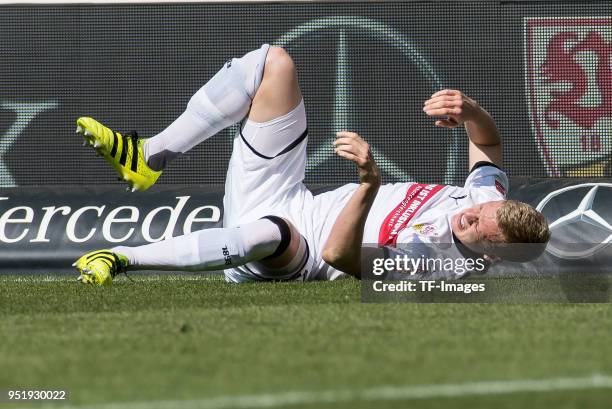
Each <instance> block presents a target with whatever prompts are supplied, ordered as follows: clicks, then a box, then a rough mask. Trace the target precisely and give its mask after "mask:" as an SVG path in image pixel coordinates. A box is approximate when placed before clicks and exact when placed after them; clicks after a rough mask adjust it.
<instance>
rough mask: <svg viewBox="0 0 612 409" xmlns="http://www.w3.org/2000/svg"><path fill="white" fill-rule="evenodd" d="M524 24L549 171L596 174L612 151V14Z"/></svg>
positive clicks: (532, 101) (531, 89) (533, 103)
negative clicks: (611, 15) (609, 15)
mask: <svg viewBox="0 0 612 409" xmlns="http://www.w3.org/2000/svg"><path fill="white" fill-rule="evenodd" d="M524 23H525V79H526V83H527V84H526V87H527V97H528V101H529V111H530V119H531V125H532V128H533V131H534V133H535V137H536V141H537V145H538V148H539V150H540V154H541V156H542V159H543V160H544V162H545V164H546V167H547V170H548V173H549V175H551V176H562V175H572V174H573V175H583V176H588V175H593V176H595V175H597V174H598V173H601V171H602V169H603V168H604V167H607V168H609V166H610V164H609V161H610V155H611V152H612V68H611V67H612V19H611V18H610V17H558V18H557V17H553V18H525V21H524ZM598 169H599V170H598ZM581 170H582V171H583V172H582V173H581V172H580V171H581ZM600 176H603V175H600Z"/></svg>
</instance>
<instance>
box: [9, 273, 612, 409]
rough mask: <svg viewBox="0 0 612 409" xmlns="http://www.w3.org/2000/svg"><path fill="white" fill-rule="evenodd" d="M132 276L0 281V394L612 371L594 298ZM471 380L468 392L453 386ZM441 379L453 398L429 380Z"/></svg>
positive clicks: (384, 402) (335, 387) (169, 392)
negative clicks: (496, 299)
mask: <svg viewBox="0 0 612 409" xmlns="http://www.w3.org/2000/svg"><path fill="white" fill-rule="evenodd" d="M134 280H135V282H130V281H128V280H126V279H125V278H120V279H118V280H117V281H116V283H115V285H113V286H112V287H108V288H94V287H89V286H84V285H81V284H78V283H76V282H74V281H72V279H70V280H69V279H63V278H60V279H50V280H43V279H41V277H25V278H24V277H21V278H19V277H11V276H5V277H0V389H5V390H6V389H13V388H15V389H67V390H69V393H70V395H69V400H68V401H66V402H63V403H60V404H59V405H60V406H66V407H73V406H74V407H77V408H82V407H90V405H94V407H99V408H108V409H111V408H124V407H125V408H130V409H133V408H155V407H160V408H161V407H163V408H177V409H181V408H182V407H185V408H196V407H197V408H200V407H201V408H213V407H214V408H231V407H241V408H251V407H291V408H351V409H353V408H377V409H379V408H405V407H419V408H441V407H452V408H470V409H475V408H491V407H496V408H513V409H514V408H517V407H518V408H521V407H530V408H535V407H538V408H540V407H541V408H549V407H554V408H609V407H610V402H612V388H611V387H610V386H612V385H608V386H606V387H597V388H585V389H581V388H579V387H572V381H568V382H565V386H563V387H558V388H556V389H557V390H551V389H550V388H549V389H544V390H538V388H531V389H530V387H528V386H527V387H523V388H522V389H521V388H518V389H515V390H512V387H510V388H509V389H504V388H502V390H501V391H500V390H497V392H495V388H494V387H493V386H492V384H490V383H487V382H490V381H500V382H501V385H504V384H505V383H504V382H508V384H509V385H513V384H512V382H516V381H518V382H523V383H525V382H526V383H527V385H529V382H531V381H529V380H536V381H535V382H537V380H546V379H557V378H582V377H590V376H592V375H593V374H601V375H604V376H609V375H611V374H612V307H611V306H610V305H608V304H582V305H578V304H539V305H507V304H499V305H491V304H362V303H361V302H360V295H359V282H357V281H352V280H345V281H339V282H312V283H281V284H268V283H266V284H246V285H231V284H226V283H225V282H223V281H222V280H221V279H218V278H210V277H203V276H148V277H147V276H134ZM471 383H474V385H477V386H476V387H475V390H480V393H469V391H470V387H462V386H461V385H464V384H465V385H469V384H471ZM568 383H569V385H568ZM447 384H453V385H456V386H454V387H453V388H454V389H453V390H455V392H454V393H451V394H449V393H446V394H445V393H444V391H445V390H448V389H449V388H448V387H442V388H439V387H437V386H436V385H438V386H439V385H447ZM457 385H458V386H457ZM478 385H479V386H478ZM420 386H423V388H425V390H427V391H429V392H428V393H421V394H420V395H419V393H416V392H414V391H415V390H416V391H417V392H418V391H419V390H421V389H414V388H415V387H420ZM393 388H395V389H393ZM397 388H399V389H400V390H402V388H404V389H403V390H406V388H408V389H407V390H408V391H413V392H411V393H407V394H401V393H399V394H398V393H397V390H398V389H397ZM410 388H413V389H410ZM445 388H446V389H445ZM451 389H452V388H451ZM553 389H555V388H553ZM372 391H378V392H376V393H378V395H377V394H376V393H374V392H372ZM393 391H395V392H393ZM436 391H438V392H436ZM462 391H463V392H465V393H463V392H462ZM3 393H4V394H6V392H3ZM394 393H395V394H394ZM3 398H4V397H0V402H2V399H3ZM4 399H5V398H4ZM4 406H6V407H15V408H29V407H41V406H40V404H36V403H18V404H14V405H11V404H7V403H0V407H4ZM51 406H52V405H51Z"/></svg>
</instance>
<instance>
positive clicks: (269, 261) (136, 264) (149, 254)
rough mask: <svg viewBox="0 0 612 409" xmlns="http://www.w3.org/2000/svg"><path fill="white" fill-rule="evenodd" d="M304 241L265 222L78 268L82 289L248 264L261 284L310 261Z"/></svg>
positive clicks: (111, 255) (282, 224)
mask: <svg viewBox="0 0 612 409" xmlns="http://www.w3.org/2000/svg"><path fill="white" fill-rule="evenodd" d="M306 247H307V246H305V243H304V239H303V238H302V237H301V236H300V234H299V233H298V232H297V230H296V229H295V227H294V226H293V225H292V224H291V223H290V222H288V221H287V220H285V219H282V218H280V217H276V216H266V217H264V218H262V219H259V220H256V221H254V222H251V223H245V224H243V225H241V226H238V227H233V228H214V229H205V230H200V231H197V232H193V233H190V234H186V235H183V236H179V237H174V238H172V239H168V240H163V241H160V242H157V243H152V244H148V245H144V246H139V247H124V246H122V247H115V248H113V249H110V250H98V251H93V252H91V253H88V254H85V255H84V256H82V257H81V258H79V259H78V260H77V261H76V262H75V263H74V266H75V267H76V268H77V270H78V271H79V273H80V276H79V280H80V281H82V282H84V283H89V284H96V285H107V284H111V283H112V280H113V278H114V277H115V276H116V275H117V274H120V273H122V272H125V271H128V270H151V269H152V270H181V271H212V270H222V269H227V268H232V267H237V266H242V265H245V264H247V263H249V264H250V265H251V268H253V269H254V270H256V271H265V273H264V275H265V277H262V279H273V280H283V279H289V278H291V277H292V276H293V275H295V273H296V269H298V268H299V267H300V266H301V265H303V264H304V262H303V259H304V258H306V257H307V256H308V254H307V250H306Z"/></svg>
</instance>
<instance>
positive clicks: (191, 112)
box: [144, 44, 270, 170]
mask: <svg viewBox="0 0 612 409" xmlns="http://www.w3.org/2000/svg"><path fill="white" fill-rule="evenodd" d="M269 48H270V46H269V45H268V44H264V45H263V46H262V47H261V48H259V49H257V50H254V51H251V52H249V53H247V54H246V55H244V56H243V57H241V58H233V59H231V60H229V61H228V62H226V63H225V65H224V66H223V68H221V69H220V70H219V71H218V72H217V73H216V74H215V76H214V77H212V78H211V79H210V80H209V81H208V82H207V83H206V84H205V85H204V86H203V87H202V88H200V89H199V90H198V92H196V93H195V95H193V97H191V99H190V100H189V103H188V104H187V109H186V110H185V112H184V113H183V114H181V116H179V117H178V118H177V119H176V120H175V121H174V122H173V123H172V124H170V126H168V127H167V128H166V129H164V130H163V131H162V132H161V133H159V134H157V135H155V136H154V137H152V138H150V139H149V140H147V142H146V143H145V145H144V156H145V160H146V161H147V164H148V165H149V166H150V167H151V168H152V169H154V170H161V169H163V168H164V167H165V166H166V165H167V164H168V163H169V162H170V161H172V160H173V159H174V158H176V157H177V156H179V155H180V154H182V153H185V152H187V151H188V150H190V149H191V148H193V147H194V146H196V145H197V144H199V143H200V142H203V141H204V140H206V139H208V138H210V137H211V136H213V135H215V134H216V133H218V132H219V131H221V130H223V129H225V128H227V127H229V126H231V125H233V124H235V123H237V122H239V121H241V120H242V119H243V118H244V117H245V116H246V115H247V114H248V112H249V109H250V107H251V101H252V100H253V98H254V97H255V93H256V92H257V89H258V88H259V84H261V80H262V78H263V71H264V65H265V61H266V55H267V54H268V49H269Z"/></svg>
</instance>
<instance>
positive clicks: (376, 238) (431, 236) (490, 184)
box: [315, 162, 508, 279]
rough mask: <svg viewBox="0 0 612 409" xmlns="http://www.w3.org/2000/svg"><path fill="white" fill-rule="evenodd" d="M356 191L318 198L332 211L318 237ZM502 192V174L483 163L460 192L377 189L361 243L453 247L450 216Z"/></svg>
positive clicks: (402, 186) (399, 186) (329, 271)
mask: <svg viewBox="0 0 612 409" xmlns="http://www.w3.org/2000/svg"><path fill="white" fill-rule="evenodd" d="M357 186H358V185H356V184H355V185H347V186H343V187H341V188H339V189H337V190H335V191H333V192H328V193H325V194H323V195H321V201H322V202H323V203H322V205H321V206H320V207H321V208H322V209H323V208H325V207H327V206H330V207H333V208H334V209H333V210H330V211H329V214H330V215H332V216H333V217H331V218H330V217H325V218H323V220H324V224H323V225H321V230H322V234H321V236H325V237H327V235H329V232H330V231H331V228H332V226H333V222H334V221H335V218H336V217H337V215H338V214H339V213H340V210H342V208H343V207H344V205H345V204H346V202H347V201H348V198H350V195H351V194H352V192H354V190H355V189H356V188H357ZM507 191H508V178H507V176H506V174H505V173H504V172H503V171H502V170H500V169H499V168H497V167H495V166H493V165H492V164H490V163H488V162H481V163H479V164H477V165H476V166H475V167H474V169H473V170H472V172H471V173H470V175H469V176H468V178H467V179H466V181H465V184H464V186H462V187H459V186H449V185H437V184H421V183H394V184H387V185H383V186H381V187H380V189H379V191H378V194H377V196H376V199H375V200H374V203H373V205H372V208H371V210H370V213H369V214H368V218H367V220H366V224H365V230H364V235H363V243H364V244H371V245H379V246H392V247H393V246H396V245H397V244H405V243H453V242H454V241H455V240H454V238H453V232H452V229H451V218H452V216H454V215H455V214H457V213H459V212H461V211H462V210H464V209H467V208H470V207H472V206H474V205H477V204H480V203H484V202H489V201H495V200H504V199H505V197H506V192H507ZM325 196H327V197H325ZM318 198H319V196H317V197H315V200H316V199H318ZM334 199H335V200H334ZM332 218H333V220H330V219H332ZM324 244H325V243H323V244H322V245H324ZM323 264H324V263H323ZM320 270H321V273H322V274H324V278H327V279H334V278H337V277H339V276H340V275H342V273H341V272H340V271H338V270H336V269H334V268H332V267H331V266H329V265H327V264H325V265H320Z"/></svg>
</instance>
